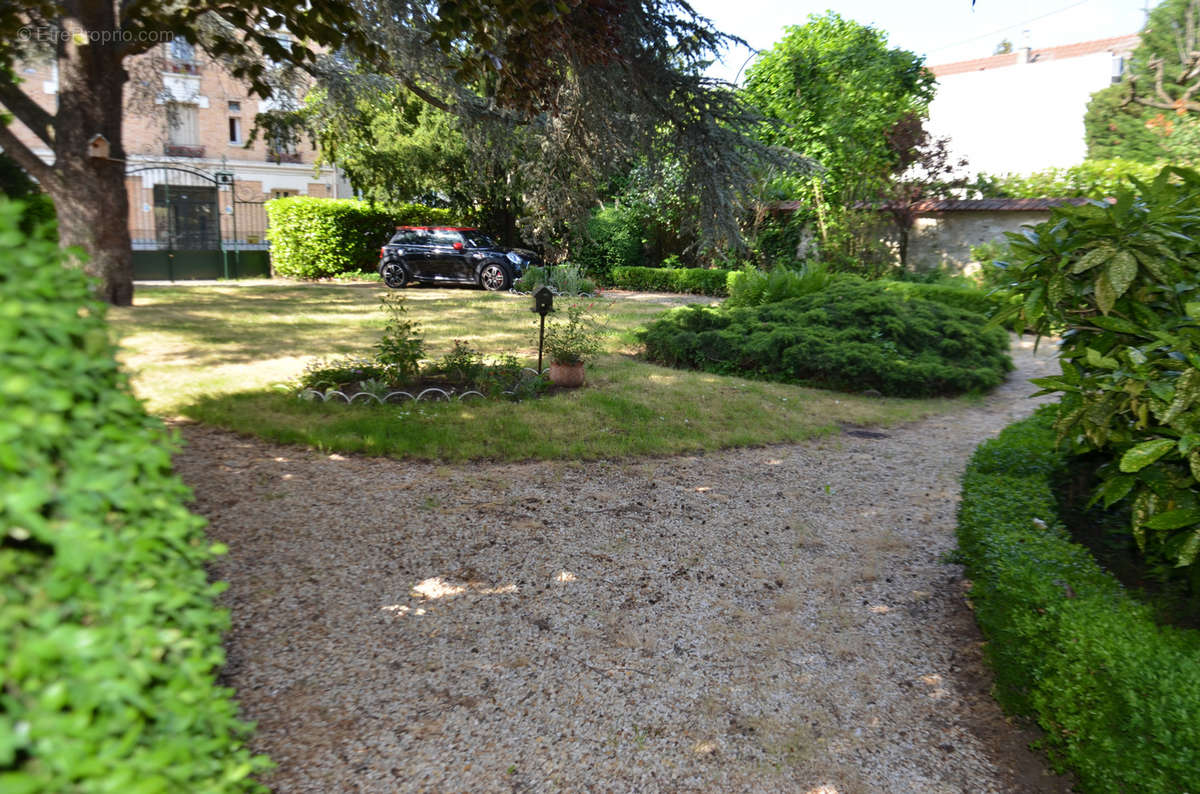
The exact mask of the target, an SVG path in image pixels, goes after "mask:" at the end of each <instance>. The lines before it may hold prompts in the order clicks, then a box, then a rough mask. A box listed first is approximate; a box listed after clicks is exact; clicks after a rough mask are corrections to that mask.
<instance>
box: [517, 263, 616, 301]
mask: <svg viewBox="0 0 1200 794" xmlns="http://www.w3.org/2000/svg"><path fill="white" fill-rule="evenodd" d="M542 285H546V286H548V287H550V288H551V289H553V290H554V291H555V292H557V293H558V294H559V295H582V294H585V293H592V292H595V291H596V282H594V281H592V280H591V279H590V278H585V277H584V275H583V272H582V269H581V268H580V267H579V265H576V264H573V263H563V264H561V265H552V266H547V267H539V266H537V265H533V266H530V267H527V268H525V272H524V273H523V274H522V275H521V277H520V278H519V279H517V281H516V283H515V284H513V289H514V290H516V291H517V292H533V291H534V290H536V289H537V288H538V287H540V286H542Z"/></svg>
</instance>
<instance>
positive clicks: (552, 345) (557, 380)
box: [546, 303, 606, 388]
mask: <svg viewBox="0 0 1200 794" xmlns="http://www.w3.org/2000/svg"><path fill="white" fill-rule="evenodd" d="M594 306H595V304H588V305H587V306H585V305H584V304H582V303H572V304H569V305H568V306H567V310H566V312H565V314H566V319H565V320H561V319H559V320H557V321H556V320H551V321H550V323H549V324H548V325H547V327H546V352H547V353H548V354H549V356H550V382H551V383H553V384H554V385H555V386H566V387H569V388H574V387H577V386H582V385H583V363H584V360H585V359H587V358H588V357H589V356H594V355H596V354H597V353H599V352H600V350H601V348H602V346H601V340H602V339H603V337H604V334H605V332H606V329H605V328H604V327H603V326H602V325H601V323H600V322H599V321H598V320H597V319H596V316H595V313H594V312H593V311H592V309H593V307H594Z"/></svg>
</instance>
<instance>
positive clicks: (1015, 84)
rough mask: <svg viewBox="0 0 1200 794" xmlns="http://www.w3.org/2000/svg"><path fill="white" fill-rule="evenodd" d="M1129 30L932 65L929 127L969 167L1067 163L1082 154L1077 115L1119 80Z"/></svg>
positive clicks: (1027, 168) (1010, 169) (1023, 168)
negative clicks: (1124, 33) (933, 94)
mask: <svg viewBox="0 0 1200 794" xmlns="http://www.w3.org/2000/svg"><path fill="white" fill-rule="evenodd" d="M1137 45H1138V36H1137V34H1131V35H1127V36H1115V37H1113V38H1107V39H1097V40H1094V41H1085V42H1078V43H1075V44H1064V45H1060V46H1055V47H1045V48H1042V49H1033V48H1031V47H1021V48H1019V49H1017V50H1015V51H1014V52H1009V53H1004V54H999V55H992V56H989V57H986V58H976V59H974V60H969V61H958V62H955V63H945V64H938V65H935V66H930V67H929V70H930V71H931V72H933V74H934V76H935V77H937V95H936V97H935V98H934V100H933V102H932V103H931V104H930V106H929V130H930V132H931V133H933V134H934V135H936V136H938V137H948V138H950V148H951V150H952V152H953V153H954V155H955V157H966V158H967V161H968V166H969V168H970V170H971V171H972V172H973V173H978V172H981V171H982V172H986V173H989V174H1005V173H1023V174H1027V173H1030V172H1032V171H1039V170H1041V169H1044V168H1051V167H1067V166H1071V165H1075V164H1077V163H1080V162H1082V161H1083V159H1084V158H1085V157H1086V156H1087V145H1086V143H1085V141H1084V127H1083V116H1084V113H1085V112H1086V111H1087V105H1088V102H1089V100H1090V99H1091V96H1092V94H1093V93H1094V92H1096V91H1099V90H1100V89H1102V88H1105V87H1107V86H1109V85H1112V84H1113V83H1114V82H1118V81H1120V79H1121V75H1122V74H1123V73H1124V70H1125V66H1126V64H1127V63H1128V60H1129V56H1130V54H1131V53H1132V52H1133V50H1134V49H1135V48H1136V47H1137Z"/></svg>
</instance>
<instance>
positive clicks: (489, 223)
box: [299, 81, 536, 245]
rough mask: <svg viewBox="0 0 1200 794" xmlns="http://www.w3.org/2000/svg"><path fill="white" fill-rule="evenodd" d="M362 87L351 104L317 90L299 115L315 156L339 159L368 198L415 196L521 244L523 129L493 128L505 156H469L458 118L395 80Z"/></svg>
mask: <svg viewBox="0 0 1200 794" xmlns="http://www.w3.org/2000/svg"><path fill="white" fill-rule="evenodd" d="M376 82H377V83H380V85H378V86H377V87H376V88H374V89H373V88H371V87H369V86H367V85H364V86H362V87H361V90H360V91H359V92H358V93H357V95H356V97H355V98H354V101H352V102H349V103H346V102H337V101H334V100H332V99H331V97H330V96H329V94H328V93H327V92H325V91H323V90H320V89H317V90H315V91H313V92H311V93H310V94H309V96H308V98H307V100H306V102H305V105H304V107H303V109H302V110H301V111H299V116H300V118H301V120H302V124H303V126H304V127H306V128H307V129H308V131H309V132H310V133H311V134H312V135H313V137H314V139H315V140H316V142H317V144H318V150H319V153H320V154H319V155H318V156H319V159H320V161H322V162H328V163H336V164H337V165H338V166H339V167H340V168H341V169H342V172H343V173H344V174H345V176H346V178H347V180H348V181H349V182H350V184H351V186H352V187H353V188H354V189H355V190H356V191H358V192H359V193H361V195H362V196H363V197H364V198H366V199H368V200H371V201H380V202H406V201H418V202H421V203H424V204H429V205H432V206H444V207H448V208H450V209H452V210H454V211H455V213H456V214H458V215H459V216H461V217H462V218H463V219H464V220H471V221H472V222H474V223H478V224H480V225H482V226H484V227H485V228H487V229H488V231H489V232H490V233H492V234H494V235H496V236H498V237H501V238H503V241H504V242H505V243H506V244H509V245H515V244H517V243H518V242H519V234H518V230H517V225H516V221H517V219H518V218H519V217H520V216H521V215H522V214H523V213H524V206H523V202H522V193H523V190H522V181H521V167H520V161H521V159H522V158H532V157H535V156H536V154H535V153H534V152H532V151H529V149H528V146H526V145H525V144H526V143H527V141H528V137H529V136H528V135H526V134H525V131H524V130H523V129H521V128H513V129H505V130H496V129H493V130H492V133H493V134H494V135H496V136H499V137H498V138H496V137H494V138H493V139H492V140H491V141H489V142H488V143H489V148H491V149H492V150H493V151H507V152H510V153H512V156H511V157H510V158H509V159H508V160H504V159H503V158H499V157H490V158H488V159H487V160H485V161H480V160H478V159H477V158H476V157H474V156H473V155H472V151H471V147H470V146H469V145H468V141H467V137H466V135H464V133H463V131H462V129H461V128H460V126H459V119H458V117H456V116H455V115H454V114H452V113H448V112H446V111H444V110H441V109H439V108H437V107H434V106H433V105H431V104H429V103H428V102H425V101H424V100H422V99H419V98H417V97H416V96H415V95H414V94H413V93H412V92H411V91H409V90H408V89H406V88H403V87H402V86H399V85H397V84H395V83H383V81H376Z"/></svg>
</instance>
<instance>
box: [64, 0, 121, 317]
mask: <svg viewBox="0 0 1200 794" xmlns="http://www.w3.org/2000/svg"><path fill="white" fill-rule="evenodd" d="M63 7H64V10H65V11H66V12H67V13H66V14H65V15H64V19H63V27H64V29H67V30H83V31H112V30H116V29H118V27H119V25H118V22H117V16H116V10H115V5H114V4H113V3H104V2H101V3H96V2H87V0H67V2H64V3H63ZM121 46H122V45H121V44H120V42H116V41H113V42H109V41H105V40H104V39H89V38H87V37H72V38H69V39H67V40H65V41H62V42H61V43H60V44H59V46H58V73H59V84H58V113H57V116H56V123H55V132H56V137H55V140H54V169H53V175H52V178H51V179H50V180H49V181H48V184H46V185H45V188H46V192H47V193H49V194H50V197H51V198H52V199H54V208H55V209H56V210H57V211H58V229H59V239H60V241H61V242H62V243H63V244H64V245H77V246H79V247H81V248H83V249H84V250H85V251H86V252H87V254H88V259H87V262H86V263H85V264H84V271H85V272H86V273H88V274H89V275H92V276H95V277H96V278H98V279H100V286H99V288H98V297H100V298H101V299H103V300H105V301H107V302H109V303H112V304H114V305H117V306H128V305H130V304H132V303H133V254H132V251H131V246H130V238H129V196H128V195H127V194H126V192H125V151H124V148H123V146H122V143H121V119H122V117H123V115H124V112H125V108H124V88H125V81H126V80H127V79H129V76H128V75H127V74H126V72H125V69H124V67H123V66H122V58H123V54H122V52H121ZM96 135H102V136H104V139H105V140H106V141H107V142H108V156H107V157H97V156H93V155H94V154H95V153H94V152H93V151H92V149H91V142H92V140H93V138H94V137H95V136H96Z"/></svg>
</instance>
